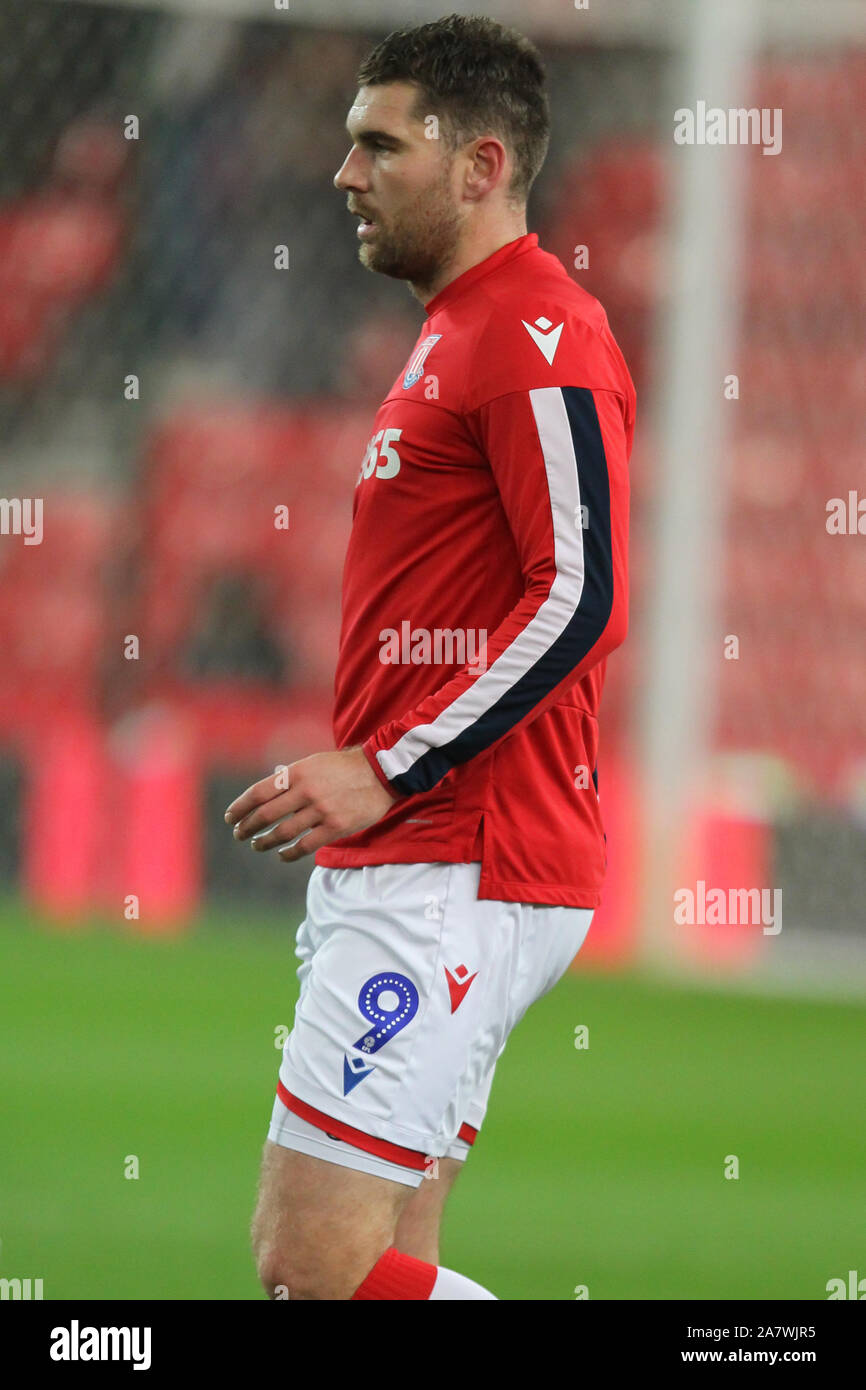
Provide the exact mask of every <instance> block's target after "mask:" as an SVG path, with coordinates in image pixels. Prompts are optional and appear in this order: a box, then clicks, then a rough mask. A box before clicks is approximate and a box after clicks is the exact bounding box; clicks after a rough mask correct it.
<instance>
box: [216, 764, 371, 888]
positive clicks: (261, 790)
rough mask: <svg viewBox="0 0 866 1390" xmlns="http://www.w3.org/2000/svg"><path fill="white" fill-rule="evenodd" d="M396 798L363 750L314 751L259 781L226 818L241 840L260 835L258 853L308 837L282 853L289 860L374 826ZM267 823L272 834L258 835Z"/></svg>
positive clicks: (255, 840)
mask: <svg viewBox="0 0 866 1390" xmlns="http://www.w3.org/2000/svg"><path fill="white" fill-rule="evenodd" d="M397 799H398V798H397V797H396V796H392V795H391V794H390V792H387V791H386V790H385V788H384V787H383V786H382V783H381V782H380V781H379V779H378V777H377V776H376V774H375V772H374V771H373V769H372V768H371V766H370V764H369V763H368V762H367V759H366V757H365V756H364V753H363V751H362V750H361V749H360V748H343V749H341V750H340V751H339V752H337V753H314V754H313V755H312V757H310V758H301V759H300V760H299V761H298V762H296V763H290V764H289V765H288V767H287V768H283V769H281V770H280V771H278V772H276V773H274V774H272V775H271V776H270V777H263V778H262V780H261V782H254V783H253V785H252V786H251V787H248V788H247V790H246V791H245V792H244V793H243V795H242V796H239V797H238V798H237V800H236V801H233V802H232V804H231V806H230V807H229V808H228V810H227V811H226V820H227V821H228V823H229V825H233V826H234V835H235V839H236V840H248V839H249V838H250V836H255V837H256V838H255V839H253V841H252V847H253V849H259V850H265V849H273V848H274V846H275V845H286V844H288V842H289V841H290V840H294V839H296V838H297V837H298V835H303V837H304V838H303V839H302V840H299V841H298V843H297V844H296V845H293V846H292V847H291V849H282V850H280V851H279V857H280V859H284V860H286V862H289V861H290V860H293V859H301V858H302V857H303V856H304V855H305V854H315V852H316V850H317V849H321V848H322V846H323V845H329V844H331V843H332V841H334V840H339V839H341V838H342V837H343V836H344V835H354V834H355V832H356V831H358V830H366V828H367V826H368V825H375V823H376V821H377V820H381V819H382V817H383V816H384V814H385V812H386V811H388V810H390V808H391V807H392V806H393V804H394V802H395V801H396V800H397ZM283 816H285V817H286V819H285V820H281V817H283ZM275 821H280V822H281V823H280V824H279V825H274V822H275ZM268 825H273V827H274V828H273V830H269V831H268V833H267V834H266V835H262V834H258V835H257V834H256V832H257V831H262V830H264V828H265V826H268ZM305 832H306V833H305Z"/></svg>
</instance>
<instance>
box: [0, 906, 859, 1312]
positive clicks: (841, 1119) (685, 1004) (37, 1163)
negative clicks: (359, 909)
mask: <svg viewBox="0 0 866 1390" xmlns="http://www.w3.org/2000/svg"><path fill="white" fill-rule="evenodd" d="M293 928H294V921H287V922H286V923H285V924H284V925H276V924H274V923H273V922H267V921H265V920H262V919H257V920H255V921H250V920H249V914H246V913H244V912H243V911H240V910H239V911H238V912H237V914H236V916H235V917H232V915H231V914H230V913H228V912H226V911H225V910H223V912H222V913H221V914H216V913H212V914H209V915H208V917H207V918H206V919H205V920H203V922H202V923H201V925H200V926H199V927H198V928H197V929H196V930H195V931H194V932H193V933H191V934H188V935H186V936H184V937H183V938H181V939H179V940H174V941H146V940H142V939H140V938H136V937H134V936H131V935H128V934H126V933H124V932H123V931H119V930H117V929H116V928H115V929H108V928H106V927H105V926H99V925H94V926H93V927H92V928H89V929H88V930H86V931H77V932H58V931H56V930H53V931H46V930H45V929H44V928H37V927H36V926H34V925H33V924H32V923H28V921H27V920H26V915H25V913H24V911H23V909H21V908H20V907H17V906H16V905H14V904H9V903H7V904H6V905H5V906H4V908H3V910H2V913H0V972H2V974H0V977H2V997H3V1020H2V1035H3V1045H2V1048H0V1093H2V1127H0V1238H2V1246H0V1274H2V1275H4V1276H6V1277H8V1278H11V1277H15V1276H18V1277H22V1278H27V1277H29V1278H32V1279H35V1278H42V1279H43V1280H44V1296H45V1298H46V1299H52V1298H70V1299H78V1298H81V1299H104V1298H121V1299H137V1298H162V1299H238V1298H243V1299H245V1298H259V1297H261V1294H260V1291H259V1288H258V1285H257V1282H256V1278H255V1275H254V1271H253V1267H252V1261H251V1257H250V1254H249V1249H248V1236H247V1232H248V1226H249V1218H250V1213H251V1207H252V1202H253V1195H254V1187H255V1180H256V1172H257V1167H258V1159H259V1153H260V1150H261V1145H262V1142H263V1139H264V1135H265V1131H266V1128H267V1121H268V1118H269V1115H270V1108H271V1103H272V1097H273V1091H274V1086H275V1084H276V1075H277V1068H278V1065H279V1052H278V1051H277V1050H276V1048H275V1047H274V1033H275V1029H276V1028H278V1027H279V1026H280V1025H283V1024H285V1025H290V1024H291V1015H292V1005H293V1001H294V995H295V975H294V969H295V961H294V956H293V934H294V931H293ZM864 1023H866V1009H864V1007H862V1006H860V1005H857V1004H856V1003H851V1002H833V1001H826V1000H825V1001H820V1002H809V1001H804V1000H800V999H790V998H778V997H777V998H761V997H756V996H754V995H739V994H733V993H728V994H724V993H715V992H712V991H702V990H699V989H696V988H693V987H689V988H686V987H674V986H671V985H663V984H659V983H658V982H652V981H648V980H646V979H643V978H640V977H638V976H612V975H601V974H598V973H580V972H577V973H574V974H571V975H569V976H567V977H566V979H565V980H563V981H562V983H561V984H560V985H559V986H558V987H557V988H556V989H555V990H554V991H553V993H552V994H550V995H548V996H547V998H546V999H544V1000H543V1001H541V1002H540V1003H539V1004H537V1005H536V1006H535V1008H534V1009H532V1010H531V1011H530V1013H529V1015H528V1016H527V1018H526V1019H525V1020H524V1022H523V1023H522V1024H521V1025H520V1027H519V1028H518V1029H517V1031H516V1032H515V1033H514V1035H513V1037H512V1039H511V1041H510V1043H509V1046H508V1048H507V1050H506V1052H505V1054H504V1056H503V1058H502V1060H501V1061H500V1064H499V1069H498V1074H497V1078H496V1081H495V1083H494V1088H493V1095H492V1099H491V1106H490V1110H489V1113H488V1117H487V1121H486V1123H485V1126H484V1129H483V1131H482V1134H481V1135H480V1137H479V1139H478V1142H477V1144H476V1147H475V1151H474V1152H473V1154H472V1155H471V1157H470V1159H469V1162H468V1164H467V1167H466V1170H465V1172H464V1173H463V1174H462V1175H461V1178H460V1180H459V1182H458V1184H457V1187H456V1188H455V1191H454V1194H453V1196H452V1199H451V1206H450V1209H449V1212H448V1214H447V1217H446V1223H445V1229H444V1241H443V1252H442V1258H443V1261H444V1262H445V1263H446V1264H448V1265H450V1266H452V1267H453V1268H455V1269H458V1270H460V1271H461V1272H463V1273H465V1274H467V1275H469V1276H470V1277H472V1278H474V1279H477V1280H479V1281H480V1282H481V1283H483V1284H486V1285H487V1286H489V1287H490V1288H491V1289H492V1290H493V1291H494V1292H495V1293H496V1294H497V1295H498V1296H499V1297H501V1298H505V1299H532V1300H546V1299H573V1298H574V1297H575V1288H576V1287H577V1286H578V1285H586V1286H587V1287H588V1290H589V1297H590V1299H666V1298H670V1299H692V1298H698V1299H710V1298H721V1299H741V1298H744V1299H760V1300H763V1299H773V1298H780V1299H803V1298H805V1299H825V1298H826V1296H827V1295H826V1288H825V1286H826V1283H827V1281H828V1279H831V1278H835V1277H842V1278H847V1272H848V1270H849V1269H854V1268H856V1269H858V1270H859V1271H860V1274H861V1276H862V1275H866V1127H864V1125H863V1123H862V1115H863V1076H864V1054H866V1027H864ZM579 1024H585V1025H586V1026H587V1027H588V1029H589V1047H588V1049H586V1050H577V1049H575V1047H574V1032H575V1028H576V1026H577V1025H579ZM730 1154H733V1155H736V1156H737V1158H738V1160H739V1172H740V1176H739V1178H738V1179H737V1180H728V1179H726V1178H725V1176H724V1167H725V1159H726V1156H727V1155H730ZM128 1155H135V1156H136V1157H137V1159H138V1162H139V1166H140V1176H139V1177H138V1179H137V1180H130V1179H127V1178H125V1176H124V1167H125V1162H126V1159H127V1156H128Z"/></svg>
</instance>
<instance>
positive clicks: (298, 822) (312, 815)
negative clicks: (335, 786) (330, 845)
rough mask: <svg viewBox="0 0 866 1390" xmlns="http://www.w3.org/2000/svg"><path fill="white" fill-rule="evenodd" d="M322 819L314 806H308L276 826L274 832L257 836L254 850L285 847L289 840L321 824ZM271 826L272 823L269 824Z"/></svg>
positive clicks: (253, 841) (253, 844)
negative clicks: (278, 846) (276, 846)
mask: <svg viewBox="0 0 866 1390" xmlns="http://www.w3.org/2000/svg"><path fill="white" fill-rule="evenodd" d="M321 820H322V817H321V816H320V815H319V813H318V811H316V810H314V808H313V807H312V806H306V807H305V808H304V809H303V810H301V811H298V813H297V815H294V816H289V818H288V820H284V821H282V822H281V823H280V824H279V825H275V826H274V827H273V829H272V830H268V831H266V832H265V834H264V835H256V837H255V839H254V840H252V841H251V844H252V847H253V849H258V850H262V851H264V850H266V849H273V847H274V845H285V844H287V843H288V842H289V840H294V839H297V837H298V835H303V833H304V831H305V830H312V828H313V826H314V825H319V824H321ZM268 824H270V822H268Z"/></svg>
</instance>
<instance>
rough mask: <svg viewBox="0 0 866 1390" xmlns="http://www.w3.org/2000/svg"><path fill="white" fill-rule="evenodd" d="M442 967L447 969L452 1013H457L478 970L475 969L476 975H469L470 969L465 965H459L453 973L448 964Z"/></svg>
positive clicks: (446, 975)
mask: <svg viewBox="0 0 866 1390" xmlns="http://www.w3.org/2000/svg"><path fill="white" fill-rule="evenodd" d="M442 969H443V970H444V971H445V978H446V979H447V981H448V993H449V994H450V995H451V1012H452V1014H456V1012H457V1010H458V1009H459V1008H460V1005H461V1004H462V1003H463V1000H464V999H465V998H466V994H467V991H468V989H469V986H470V985H471V984H472V981H473V980H474V979H475V975H477V974H478V971H477V970H476V971H475V975H469V971H468V970H467V969H466V966H465V965H458V967H457V969H456V970H455V971H454V974H453V975H452V974H451V971H450V970H449V969H448V966H447V965H443V967H442ZM467 975H469V979H468V980H467V978H466V976H467ZM455 976H456V979H455Z"/></svg>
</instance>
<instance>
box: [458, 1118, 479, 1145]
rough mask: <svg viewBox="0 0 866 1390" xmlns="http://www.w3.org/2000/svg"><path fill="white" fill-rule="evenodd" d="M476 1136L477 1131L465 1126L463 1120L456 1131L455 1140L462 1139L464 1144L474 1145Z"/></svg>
mask: <svg viewBox="0 0 866 1390" xmlns="http://www.w3.org/2000/svg"><path fill="white" fill-rule="evenodd" d="M477 1134H478V1130H477V1129H473V1128H472V1125H468V1124H466V1122H465V1120H464V1122H463V1124H462V1125H461V1126H460V1128H459V1129H458V1131H457V1138H458V1139H462V1140H463V1143H464V1144H474V1143H475V1138H476V1135H477Z"/></svg>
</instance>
